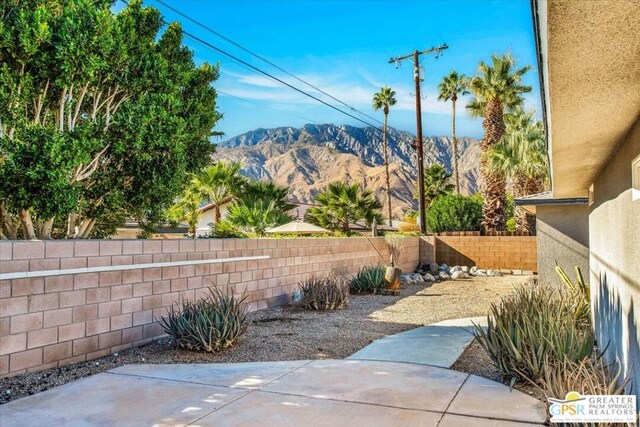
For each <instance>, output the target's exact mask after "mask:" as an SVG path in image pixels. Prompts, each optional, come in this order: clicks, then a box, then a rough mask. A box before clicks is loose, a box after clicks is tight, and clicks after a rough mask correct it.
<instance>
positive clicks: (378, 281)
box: [350, 265, 386, 294]
mask: <svg viewBox="0 0 640 427" xmlns="http://www.w3.org/2000/svg"><path fill="white" fill-rule="evenodd" d="M384 273H385V267H384V266H383V265H378V266H375V267H362V268H361V269H360V271H358V274H356V275H355V276H354V277H353V278H352V279H351V283H350V288H351V291H352V292H355V293H357V294H361V293H366V292H372V293H374V294H375V293H376V292H377V291H378V290H379V289H384V288H385V287H386V284H385V282H384Z"/></svg>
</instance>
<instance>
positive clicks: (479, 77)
mask: <svg viewBox="0 0 640 427" xmlns="http://www.w3.org/2000/svg"><path fill="white" fill-rule="evenodd" d="M530 69H531V67H530V66H526V67H522V68H520V69H516V68H515V61H514V59H513V58H512V57H511V55H510V54H508V53H507V54H505V55H503V56H498V55H492V56H491V64H490V65H489V64H487V63H485V62H481V63H480V65H479V66H478V71H477V73H476V75H475V76H474V77H473V78H472V79H471V82H470V83H469V90H470V91H471V93H473V95H474V98H473V99H472V100H471V101H470V102H469V104H468V105H467V110H468V111H469V112H470V113H471V115H472V116H474V117H482V118H483V122H482V127H483V128H484V137H483V138H482V144H481V147H482V154H483V155H482V158H481V162H482V175H483V180H482V181H483V183H482V197H483V202H484V203H483V206H482V214H483V217H484V220H483V225H484V228H485V230H487V231H501V230H504V228H505V224H506V217H505V208H506V204H507V196H506V184H505V176H504V173H501V172H500V171H497V170H496V171H494V170H491V169H490V168H489V167H488V165H487V155H488V152H489V150H490V149H491V148H492V147H493V146H495V145H496V144H498V142H500V139H502V136H503V135H504V131H505V121H504V114H505V113H506V112H509V111H512V110H513V109H514V108H516V107H518V106H521V105H522V103H523V98H522V94H523V93H527V92H531V86H525V85H523V84H522V77H523V76H524V74H525V73H527V72H528V71H529V70H530Z"/></svg>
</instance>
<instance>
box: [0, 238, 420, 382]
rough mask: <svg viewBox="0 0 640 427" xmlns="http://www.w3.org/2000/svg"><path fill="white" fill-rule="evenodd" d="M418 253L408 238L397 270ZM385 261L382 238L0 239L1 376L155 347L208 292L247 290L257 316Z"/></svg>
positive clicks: (414, 240) (408, 267) (413, 262)
mask: <svg viewBox="0 0 640 427" xmlns="http://www.w3.org/2000/svg"><path fill="white" fill-rule="evenodd" d="M419 252H420V251H419V239H418V238H417V237H410V238H407V239H406V241H405V251H404V256H403V258H402V259H401V265H400V267H401V268H402V269H403V270H404V271H413V270H414V269H415V267H416V265H417V263H418V258H419ZM238 257H242V258H244V257H262V259H253V260H247V259H236V260H233V261H232V260H229V258H238ZM387 259H388V252H387V246H386V244H385V241H384V238H381V237H378V238H365V237H362V238H354V237H351V238H324V239H312V238H308V239H304V238H301V239H224V240H220V239H197V240H195V241H194V240H187V239H182V240H86V241H72V240H65V241H53V240H51V241H40V242H35V241H34V242H7V241H0V377H1V376H6V375H9V374H18V373H22V372H26V371H33V370H39V369H45V368H49V367H55V366H59V365H63V364H68V363H74V362H79V361H83V360H88V359H92V358H96V357H101V356H104V355H107V354H109V353H110V352H116V351H120V350H121V349H124V348H127V347H130V346H132V345H139V344H143V343H145V342H148V341H149V340H151V339H153V338H155V337H158V336H160V335H162V330H161V329H160V327H159V325H158V324H157V323H156V322H154V318H158V317H159V316H162V315H164V314H165V313H166V309H167V307H170V306H171V305H172V304H173V303H174V302H178V301H180V300H181V299H195V298H197V297H198V296H199V295H201V294H202V293H205V292H207V287H210V286H218V287H221V288H222V289H223V290H224V289H227V287H228V286H229V287H230V288H231V289H232V290H233V291H235V292H236V293H243V292H246V294H247V296H248V299H247V303H248V304H249V308H250V309H260V308H265V307H267V306H270V305H275V304H278V303H282V302H284V301H286V300H287V299H288V295H289V294H291V292H293V291H294V290H295V289H296V288H297V284H298V283H299V282H300V281H302V280H304V279H306V278H308V277H310V276H312V275H318V276H323V275H328V274H331V273H334V274H347V273H355V272H356V271H357V270H358V269H359V268H361V267H363V266H365V265H375V264H381V263H383V262H385V261H386V260H387ZM216 260H219V261H216ZM225 260H226V261H225ZM167 263H170V264H172V265H167ZM176 263H177V264H179V265H175V264H176ZM27 273H29V277H27ZM20 276H21V277H20Z"/></svg>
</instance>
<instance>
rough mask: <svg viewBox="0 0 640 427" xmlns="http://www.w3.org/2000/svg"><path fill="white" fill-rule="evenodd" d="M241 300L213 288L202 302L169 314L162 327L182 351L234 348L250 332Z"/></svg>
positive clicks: (187, 302) (209, 350) (169, 311)
mask: <svg viewBox="0 0 640 427" xmlns="http://www.w3.org/2000/svg"><path fill="white" fill-rule="evenodd" d="M245 299H246V296H244V295H243V296H241V297H240V298H237V297H235V296H234V295H233V294H229V293H227V294H225V293H223V292H222V291H220V290H219V289H217V288H209V294H208V295H206V296H204V297H202V298H200V299H199V300H198V301H195V302H192V301H185V302H183V303H182V304H181V305H177V306H176V307H174V306H173V305H172V306H171V308H169V309H168V310H167V315H166V316H164V317H162V318H160V320H159V321H158V323H160V326H161V327H162V329H163V330H164V331H165V332H166V333H167V334H168V335H169V336H170V337H171V338H173V340H174V342H175V344H176V345H177V346H178V347H181V348H185V349H188V350H199V351H206V352H216V351H220V350H221V349H223V348H225V347H230V346H232V345H233V344H235V342H236V341H237V339H238V338H239V337H241V336H242V335H244V333H245V332H246V331H247V326H248V323H247V311H246V308H245V307H244V306H243V305H242V303H243V302H244V300H245Z"/></svg>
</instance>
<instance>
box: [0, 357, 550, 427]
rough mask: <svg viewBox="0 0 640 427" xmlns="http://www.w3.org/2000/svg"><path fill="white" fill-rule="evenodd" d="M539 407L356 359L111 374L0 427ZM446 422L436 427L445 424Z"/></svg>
mask: <svg viewBox="0 0 640 427" xmlns="http://www.w3.org/2000/svg"><path fill="white" fill-rule="evenodd" d="M544 408H545V405H544V404H543V403H542V402H540V401H537V400H535V399H534V398H532V397H530V396H527V395H524V394H522V393H520V392H517V391H515V390H512V391H510V390H509V388H508V387H506V386H504V385H502V384H498V383H493V382H492V381H489V380H485V379H482V378H478V377H474V376H473V375H468V374H465V373H462V372H456V371H451V370H448V369H444V368H438V367H434V366H426V365H419V364H410V363H392V362H380V361H359V360H318V361H312V362H309V361H296V362H275V363H273V362H266V363H241V364H236V365H234V364H202V365H135V366H127V367H121V368H117V369H114V370H112V371H109V372H108V373H103V374H98V375H94V376H91V377H87V378H84V379H82V380H78V381H75V382H72V383H69V384H66V385H63V386H60V387H57V388H54V389H51V390H48V391H45V392H43V393H39V394H36V395H33V396H30V397H26V398H23V399H19V400H16V401H13V402H9V403H7V404H5V405H1V406H0V422H1V424H2V426H3V427H4V426H5V425H7V426H25V427H29V426H43V425H70V426H112V425H117V426H152V425H153V426H170V425H171V426H184V425H193V426H220V425H224V426H245V425H259V426H274V427H275V426H278V427H279V426H299V425H304V426H312V427H313V426H335V425H350V426H404V425H416V426H436V425H438V422H439V421H441V424H440V425H445V426H446V425H449V426H451V425H456V426H457V425H473V426H498V427H508V426H512V425H513V426H517V425H519V424H517V422H524V423H525V424H526V425H529V426H531V425H533V424H542V423H543V422H544V421H545V419H546V416H545V411H544ZM443 423H444V424H443Z"/></svg>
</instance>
